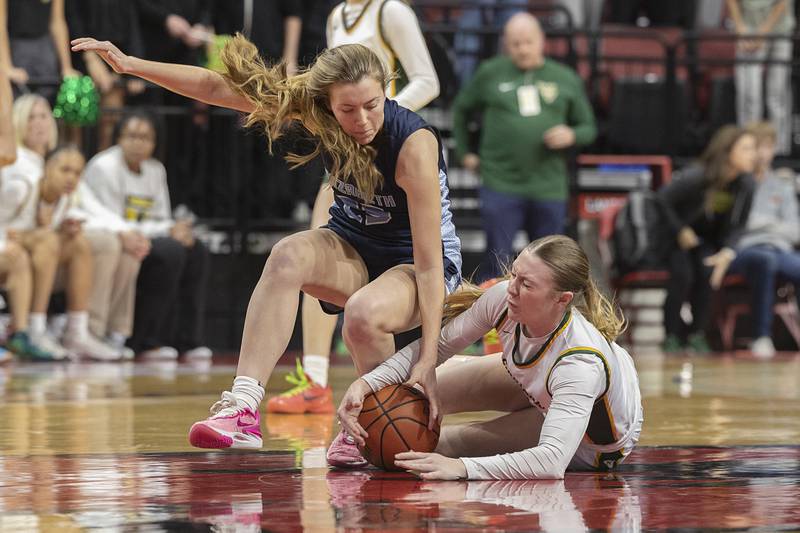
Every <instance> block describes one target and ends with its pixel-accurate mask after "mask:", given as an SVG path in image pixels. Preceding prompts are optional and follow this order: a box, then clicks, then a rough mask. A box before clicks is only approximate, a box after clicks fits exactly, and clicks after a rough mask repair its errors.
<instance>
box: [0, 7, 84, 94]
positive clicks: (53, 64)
mask: <svg viewBox="0 0 800 533" xmlns="http://www.w3.org/2000/svg"><path fill="white" fill-rule="evenodd" d="M64 2H65V0H52V1H47V2H32V1H30V0H0V10H3V12H4V14H5V15H6V24H7V26H8V28H7V32H4V33H2V34H1V35H2V38H3V39H5V38H8V40H9V43H10V44H9V46H6V45H5V44H4V47H3V48H4V49H5V50H8V49H9V48H10V55H9V54H8V52H4V54H6V56H7V57H3V58H2V61H3V62H4V63H7V64H8V77H9V79H10V80H11V81H12V82H14V83H16V84H20V85H22V84H26V83H28V84H30V83H43V84H44V85H42V86H39V87H34V88H36V89H37V92H38V93H39V94H41V95H43V96H44V97H46V98H48V99H49V100H51V101H52V100H53V99H54V97H55V94H56V87H55V83H56V82H58V80H60V79H61V78H64V77H67V76H79V75H80V72H78V71H77V70H75V69H74V68H73V66H72V58H71V56H70V52H69V30H68V29H67V22H66V18H65V16H64Z"/></svg>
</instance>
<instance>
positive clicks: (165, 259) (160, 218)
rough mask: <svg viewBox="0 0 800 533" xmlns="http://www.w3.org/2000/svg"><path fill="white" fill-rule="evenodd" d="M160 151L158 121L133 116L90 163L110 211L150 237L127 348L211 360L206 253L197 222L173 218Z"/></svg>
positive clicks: (89, 178)
mask: <svg viewBox="0 0 800 533" xmlns="http://www.w3.org/2000/svg"><path fill="white" fill-rule="evenodd" d="M155 147H156V128H155V124H154V122H153V119H152V118H151V117H150V116H148V115H146V114H143V113H136V114H132V115H129V116H127V117H125V118H123V120H122V121H121V122H120V125H119V136H118V139H117V144H116V145H115V146H112V147H111V148H109V149H107V150H104V151H102V152H100V153H99V154H97V155H96V156H94V157H93V158H92V159H91V160H90V161H89V164H88V165H87V167H86V172H85V174H84V179H85V181H86V184H87V185H88V186H89V188H91V190H92V192H93V193H94V194H95V196H96V197H97V199H98V200H100V202H102V204H103V205H104V206H106V207H107V208H109V209H110V210H111V211H112V212H114V213H118V214H119V215H120V216H122V217H123V218H124V219H125V220H126V221H127V222H128V223H129V224H130V226H131V227H134V228H136V229H137V230H138V231H139V232H141V233H142V234H144V235H146V236H147V237H148V238H150V239H151V249H150V253H149V255H147V257H146V258H145V259H144V261H143V262H142V266H141V270H140V272H139V278H138V282H137V292H136V311H135V315H134V327H133V336H132V337H131V339H129V342H128V345H129V346H130V347H131V348H133V349H134V350H135V351H137V353H141V354H142V355H143V356H144V357H151V358H174V357H177V356H178V354H179V352H183V353H185V354H186V355H188V356H194V357H210V356H211V351H210V350H209V349H208V348H206V347H204V346H202V342H201V336H202V334H201V331H202V323H203V315H204V313H205V295H206V292H205V291H206V279H207V273H208V260H209V258H208V250H207V249H206V247H205V246H204V245H203V244H202V243H201V242H199V241H197V240H196V239H195V237H194V234H193V231H192V226H191V223H189V222H188V221H185V220H178V221H176V220H173V218H172V216H171V213H170V199H169V191H168V189H167V174H166V170H165V169H164V165H162V164H161V163H160V162H159V161H157V160H155V159H153V157H152V156H153V152H154V150H155ZM176 322H177V329H176V328H175V325H176V324H175V323H176Z"/></svg>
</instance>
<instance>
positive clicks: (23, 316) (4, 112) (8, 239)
mask: <svg viewBox="0 0 800 533" xmlns="http://www.w3.org/2000/svg"><path fill="white" fill-rule="evenodd" d="M2 46H3V44H2V43H0V47H2ZM1 57H2V48H0V58H1ZM16 158H17V149H16V146H15V143H14V128H13V125H12V123H11V86H10V85H9V82H8V77H7V73H6V69H5V65H4V64H3V63H2V62H1V61H0V168H2V167H5V166H7V165H10V164H12V163H14V161H15V160H16ZM0 187H2V182H0ZM2 199H3V196H2V191H1V190H0V287H2V288H3V290H5V291H6V295H7V297H8V300H9V304H10V307H11V328H12V331H13V333H12V334H11V336H10V337H9V338H8V339H7V340H6V347H7V348H9V349H10V350H11V351H12V352H14V353H16V354H17V355H18V356H19V357H22V358H25V359H38V360H49V359H52V358H53V355H52V354H51V353H49V352H47V351H45V350H42V349H41V348H39V347H38V346H36V345H35V344H34V343H33V342H32V341H31V339H30V336H29V335H28V331H27V330H28V315H29V313H30V307H31V297H32V294H33V280H32V279H31V264H30V257H29V256H28V252H27V251H26V250H25V248H23V247H22V246H21V245H20V244H19V243H18V242H17V238H18V236H17V234H16V233H13V232H8V231H7V230H6V228H5V223H6V216H5V215H6V213H5V210H4V209H3V206H4V205H5V204H4V203H3V202H2ZM9 359H10V355H9V352H8V351H7V350H5V349H3V348H0V363H2V362H5V361H8V360H9Z"/></svg>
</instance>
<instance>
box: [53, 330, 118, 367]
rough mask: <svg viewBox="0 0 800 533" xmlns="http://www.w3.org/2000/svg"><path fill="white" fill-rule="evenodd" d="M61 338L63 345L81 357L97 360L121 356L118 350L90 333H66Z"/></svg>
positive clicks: (113, 358) (109, 359)
mask: <svg viewBox="0 0 800 533" xmlns="http://www.w3.org/2000/svg"><path fill="white" fill-rule="evenodd" d="M62 340H63V341H64V346H66V347H67V348H68V349H70V350H72V351H73V352H75V353H76V354H78V355H79V356H81V357H87V358H89V359H96V360H98V361H119V360H120V359H121V358H122V355H121V354H120V352H119V350H116V349H114V348H113V347H111V346H109V345H108V344H106V343H104V342H103V341H101V340H100V339H98V338H96V337H95V336H94V335H92V334H91V333H86V334H85V335H80V336H79V335H71V334H69V333H67V334H66V335H64V337H63V339H62Z"/></svg>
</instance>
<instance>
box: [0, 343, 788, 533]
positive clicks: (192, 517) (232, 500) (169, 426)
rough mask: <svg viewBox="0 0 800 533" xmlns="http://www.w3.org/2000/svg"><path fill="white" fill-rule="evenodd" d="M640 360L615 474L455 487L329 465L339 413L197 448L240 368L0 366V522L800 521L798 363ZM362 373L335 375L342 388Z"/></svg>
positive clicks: (464, 525) (525, 526)
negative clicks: (256, 439)
mask: <svg viewBox="0 0 800 533" xmlns="http://www.w3.org/2000/svg"><path fill="white" fill-rule="evenodd" d="M687 365H689V366H688V367H687ZM637 366H638V368H639V372H640V378H641V382H642V391H643V397H644V404H645V420H646V422H645V428H644V432H643V435H642V441H641V444H642V446H641V447H640V448H639V449H637V450H636V451H635V452H634V453H633V454H632V456H631V457H630V458H629V460H628V461H627V462H626V463H625V464H624V465H623V467H622V468H621V469H620V470H619V472H617V473H615V474H613V475H600V474H593V473H568V474H567V477H566V479H565V480H563V481H513V482H492V481H485V482H484V481H474V482H473V481H471V482H453V483H431V482H423V481H421V480H418V479H416V478H414V477H412V476H410V475H407V474H402V473H399V474H398V473H386V472H381V471H378V470H364V471H355V472H347V471H335V470H329V469H328V468H327V467H326V466H325V459H324V455H325V447H326V446H327V445H328V443H329V442H330V440H331V439H332V438H333V436H334V434H335V432H336V431H338V428H337V426H336V423H335V420H334V418H333V417H332V416H330V415H313V416H296V415H274V414H266V415H265V416H264V430H265V431H264V436H265V446H264V451H262V452H258V453H218V452H213V453H208V452H204V451H201V450H196V449H193V448H191V447H190V446H189V444H188V442H187V440H186V428H187V427H188V426H189V425H190V424H191V422H192V421H194V420H195V419H197V418H200V417H202V416H204V413H205V412H207V409H208V407H209V406H210V405H211V403H212V402H213V401H214V400H215V399H216V398H217V397H218V394H219V391H220V390H223V389H224V388H226V387H227V386H228V385H229V384H230V378H231V375H232V374H233V373H234V367H233V366H232V365H231V364H230V362H228V364H221V365H220V364H214V365H211V366H209V365H204V366H203V367H198V366H197V365H189V364H186V363H183V362H180V363H176V362H170V363H167V364H165V363H139V362H137V363H124V364H107V363H106V364H104V363H94V364H92V363H63V364H41V365H21V364H17V365H14V366H0V531H13V532H17V531H54V530H80V531H82V530H90V529H97V530H103V531H131V530H134V531H135V530H145V531H182V530H186V529H192V530H200V531H202V530H208V529H213V530H219V531H258V530H262V528H263V529H265V530H270V531H302V530H308V531H335V530H338V531H363V530H371V529H375V530H378V529H385V530H391V531H398V530H405V531H417V530H420V531H422V530H428V529H454V530H457V529H479V530H482V531H483V530H510V531H513V530H527V531H530V530H541V531H587V530H604V529H613V530H620V531H638V530H665V529H676V528H677V529H681V528H682V529H689V530H695V529H700V530H703V529H706V530H718V529H736V530H748V529H753V530H768V531H771V530H775V529H790V530H791V529H800V506H798V505H797V502H798V501H800V447H798V443H800V417H798V416H797V413H798V412H800V358H798V356H797V355H794V354H781V355H780V356H779V357H778V358H776V360H774V361H770V362H768V363H763V362H757V361H753V360H752V359H750V358H747V357H742V356H740V355H736V354H734V355H731V356H714V357H708V358H696V359H693V360H687V359H684V358H665V357H663V356H661V355H659V354H641V355H640V356H639V358H638V359H637ZM284 375H285V374H284V372H279V373H276V375H275V376H274V378H273V379H272V380H271V381H270V383H269V384H268V388H269V390H270V391H280V390H282V389H283V388H284V384H283V376H284ZM353 377H354V375H353V371H352V369H351V368H349V367H342V366H338V367H334V368H333V369H332V381H333V384H334V389H335V391H336V392H337V399H338V398H339V397H340V395H341V394H342V393H343V391H344V390H345V388H346V386H347V384H349V383H350V381H351V380H352V379H353ZM687 384H688V385H689V386H687ZM488 416H494V414H493V413H476V414H469V415H460V416H459V417H451V418H449V419H448V420H446V423H452V422H454V421H466V420H470V419H480V418H485V417H488Z"/></svg>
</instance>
